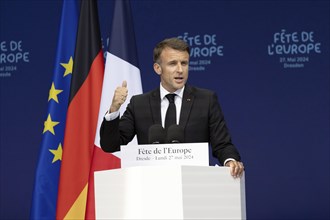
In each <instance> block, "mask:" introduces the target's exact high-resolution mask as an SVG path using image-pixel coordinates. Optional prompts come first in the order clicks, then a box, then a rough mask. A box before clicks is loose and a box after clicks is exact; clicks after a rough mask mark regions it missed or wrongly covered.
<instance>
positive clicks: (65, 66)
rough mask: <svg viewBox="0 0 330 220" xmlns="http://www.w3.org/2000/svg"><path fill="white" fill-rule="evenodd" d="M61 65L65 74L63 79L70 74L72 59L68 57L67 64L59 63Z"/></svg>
mask: <svg viewBox="0 0 330 220" xmlns="http://www.w3.org/2000/svg"><path fill="white" fill-rule="evenodd" d="M61 65H62V66H63V67H64V68H65V72H64V75H63V77H65V76H67V75H69V74H71V73H72V67H73V59H72V57H70V60H69V62H68V63H61Z"/></svg>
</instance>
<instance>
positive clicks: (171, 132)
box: [166, 124, 184, 143]
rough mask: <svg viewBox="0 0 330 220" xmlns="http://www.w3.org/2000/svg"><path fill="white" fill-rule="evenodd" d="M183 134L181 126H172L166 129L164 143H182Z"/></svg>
mask: <svg viewBox="0 0 330 220" xmlns="http://www.w3.org/2000/svg"><path fill="white" fill-rule="evenodd" d="M183 142H184V133H183V129H182V127H181V126H179V125H176V124H173V125H171V126H170V127H168V129H167V135H166V143H183Z"/></svg>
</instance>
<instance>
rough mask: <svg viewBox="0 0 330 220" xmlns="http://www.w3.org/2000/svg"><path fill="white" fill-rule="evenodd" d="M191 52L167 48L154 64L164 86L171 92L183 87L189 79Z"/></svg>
mask: <svg viewBox="0 0 330 220" xmlns="http://www.w3.org/2000/svg"><path fill="white" fill-rule="evenodd" d="M188 67H189V54H188V52H186V51H179V50H174V49H172V48H165V49H164V50H163V51H162V53H161V54H160V59H159V63H155V64H154V70H155V72H156V73H157V74H158V75H159V76H160V80H161V84H162V86H163V87H164V88H165V89H166V90H167V91H169V92H175V91H176V90H178V89H181V88H183V86H184V85H185V84H186V82H187V80H188Z"/></svg>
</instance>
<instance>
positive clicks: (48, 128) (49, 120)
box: [42, 114, 59, 135]
mask: <svg viewBox="0 0 330 220" xmlns="http://www.w3.org/2000/svg"><path fill="white" fill-rule="evenodd" d="M58 124H59V122H57V121H52V117H51V116H50V114H48V117H47V120H46V121H45V123H44V131H43V132H42V133H45V132H46V131H49V132H50V133H52V134H53V135H55V131H54V127H55V126H56V125H58Z"/></svg>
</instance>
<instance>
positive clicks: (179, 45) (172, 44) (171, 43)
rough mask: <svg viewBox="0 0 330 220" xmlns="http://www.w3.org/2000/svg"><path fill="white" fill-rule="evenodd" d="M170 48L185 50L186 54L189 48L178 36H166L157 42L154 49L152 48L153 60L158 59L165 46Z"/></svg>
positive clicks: (156, 60)
mask: <svg viewBox="0 0 330 220" xmlns="http://www.w3.org/2000/svg"><path fill="white" fill-rule="evenodd" d="M168 47H169V48H172V49H174V50H179V51H183V52H184V51H186V52H187V53H188V54H190V48H189V45H188V44H187V43H186V42H185V41H184V40H181V39H179V38H176V37H173V38H167V39H165V40H163V41H161V42H159V43H158V44H157V45H156V47H155V49H154V57H153V59H154V62H155V63H157V62H158V61H159V57H160V54H161V53H162V51H163V50H164V49H165V48H168Z"/></svg>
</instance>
